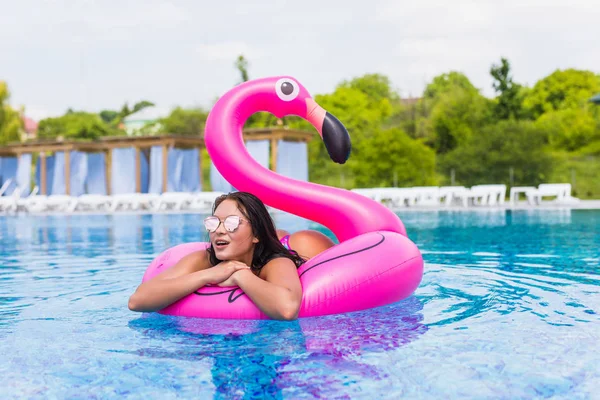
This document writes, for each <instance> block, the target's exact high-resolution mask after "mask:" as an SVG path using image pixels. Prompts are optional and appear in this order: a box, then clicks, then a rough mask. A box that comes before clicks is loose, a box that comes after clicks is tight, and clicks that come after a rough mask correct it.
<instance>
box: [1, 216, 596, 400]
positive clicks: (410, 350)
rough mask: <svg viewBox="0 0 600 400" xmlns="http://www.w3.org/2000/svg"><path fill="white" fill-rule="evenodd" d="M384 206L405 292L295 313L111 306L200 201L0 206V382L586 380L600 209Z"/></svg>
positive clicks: (242, 387)
mask: <svg viewBox="0 0 600 400" xmlns="http://www.w3.org/2000/svg"><path fill="white" fill-rule="evenodd" d="M399 215H400V216H401V218H402V220H403V221H404V223H405V225H406V227H407V230H408V232H409V236H410V237H411V238H412V239H413V240H414V241H415V242H416V243H417V245H418V246H419V248H420V249H421V250H422V252H423V256H424V259H425V262H426V264H425V274H424V277H423V281H422V283H421V285H420V287H419V288H418V289H417V291H416V292H415V295H414V296H411V297H409V298H408V299H406V300H403V301H401V302H398V303H395V304H392V305H389V306H386V307H381V308H377V309H373V310H367V311H361V312H356V313H350V314H345V315H336V316H327V317H318V318H309V319H301V320H299V321H294V322H278V321H258V322H257V321H222V320H202V319H193V318H189V319H187V318H177V317H168V316H162V315H159V314H140V313H134V312H131V311H129V310H128V309H127V299H128V296H129V295H130V294H131V293H132V292H133V291H134V289H135V288H136V286H137V285H138V284H139V282H140V279H141V277H142V275H143V273H144V271H145V269H146V266H147V265H148V263H149V262H150V261H151V260H152V259H153V258H154V257H155V256H156V255H158V254H159V253H160V252H161V251H163V250H165V249H166V248H168V247H170V246H174V245H176V244H179V243H182V242H190V241H202V240H204V239H205V238H206V234H205V232H203V229H202V225H201V220H202V216H201V215H177V214H171V215H168V214H161V215H114V216H109V215H79V216H75V215H73V216H38V217H33V216H18V217H11V216H9V217H0V398H3V399H6V398H9V399H12V398H28V399H29V398H34V399H35V398H39V399H47V398H59V399H66V398H132V399H137V398H139V399H148V398H160V399H171V398H192V397H194V398H198V399H204V398H217V399H220V398H223V399H225V398H227V399H243V398H261V399H262V398H274V399H284V398H290V399H298V398H325V399H329V398H365V399H371V398H374V397H375V398H385V399H397V398H400V397H405V398H424V399H441V398H457V397H460V398H475V399H482V398H505V399H531V398H550V397H551V398H559V399H587V398H598V396H600V393H599V392H600V351H599V350H600V268H599V264H600V250H599V249H600V229H599V226H600V211H593V210H592V211H589V210H588V211H585V210H568V209H559V210H532V211H527V210H523V211H504V210H477V211H461V212H450V211H422V212H421V211H411V212H404V213H400V214H399ZM274 218H275V220H276V223H277V226H278V227H281V228H284V229H288V230H297V229H305V228H312V229H320V230H322V231H323V232H325V233H326V234H328V235H331V232H329V231H328V230H327V229H325V228H323V227H320V226H318V225H315V224H313V223H311V222H309V221H306V220H303V219H300V218H297V217H293V216H289V215H284V214H275V215H274Z"/></svg>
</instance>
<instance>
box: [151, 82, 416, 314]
mask: <svg viewBox="0 0 600 400" xmlns="http://www.w3.org/2000/svg"><path fill="white" fill-rule="evenodd" d="M259 111H267V112H270V113H272V114H274V115H275V116H277V117H279V118H281V117H284V116H286V115H297V116H300V117H302V118H304V119H306V120H308V121H309V122H310V123H312V125H313V126H314V127H315V128H316V129H317V131H318V132H319V134H320V135H321V138H322V139H323V141H324V142H325V146H326V148H327V150H328V152H329V154H330V156H331V158H332V159H333V160H334V161H336V162H338V163H344V162H345V161H346V160H347V158H348V156H349V153H350V140H349V137H348V133H347V132H346V129H345V128H344V126H343V125H342V124H341V122H340V121H338V120H337V119H336V118H335V117H333V116H332V115H331V114H329V113H327V112H326V111H325V110H323V108H321V107H320V106H319V105H318V104H317V103H315V101H314V100H313V99H312V98H311V97H310V95H309V94H308V92H307V91H306V89H305V88H304V87H302V86H301V85H300V84H299V83H298V82H297V81H296V80H295V79H293V78H291V77H274V78H264V79H258V80H254V81H249V82H245V83H243V84H241V85H239V86H236V87H235V88H234V89H232V90H230V91H229V92H227V93H226V94H225V95H224V96H223V97H221V98H220V99H219V101H218V102H217V103H216V104H215V106H214V107H213V109H212V111H211V112H210V114H209V116H208V120H207V122H206V129H205V136H204V139H205V142H206V147H207V150H208V152H209V154H210V157H211V159H212V161H213V163H214V164H215V166H216V167H217V169H218V170H219V172H220V173H221V174H222V175H223V177H225V179H227V181H228V182H229V183H231V184H232V185H233V186H234V187H235V188H236V189H237V190H240V191H246V192H251V193H253V194H255V195H256V196H258V197H259V198H260V199H261V200H262V201H263V202H264V203H265V204H267V205H269V206H272V207H275V208H277V209H280V210H283V211H287V212H289V213H292V214H295V215H298V216H300V217H302V218H306V219H310V220H312V221H315V222H317V223H320V224H322V225H324V226H326V227H328V228H329V229H331V231H332V232H333V233H334V235H335V236H336V237H337V238H338V240H339V242H340V243H339V244H337V245H335V246H334V247H332V248H330V249H328V250H326V251H324V252H323V253H321V254H319V255H318V256H316V257H314V258H312V259H310V260H309V261H307V262H306V263H304V264H303V265H302V266H301V267H300V268H299V269H298V274H299V275H300V282H301V283H302V289H303V296H302V305H301V307H300V312H299V317H300V318H302V317H311V316H318V315H328V314H338V313H346V312H351V311H358V310H363V309H367V308H372V307H379V306H382V305H386V304H390V303H393V302H396V301H399V300H402V299H404V298H406V297H408V296H410V295H411V294H412V293H413V292H414V291H415V290H416V288H417V287H418V286H419V284H420V282H421V279H422V277H423V258H422V256H421V253H420V251H419V249H418V248H417V246H416V245H415V244H414V243H413V242H412V241H411V240H410V239H408V237H407V236H406V230H405V228H404V225H403V224H402V222H401V221H400V219H399V218H398V216H397V215H396V214H394V213H393V212H392V211H390V210H389V209H388V208H387V207H385V206H383V205H381V204H379V203H378V202H375V201H373V200H370V199H368V198H366V197H364V196H362V195H359V194H356V193H353V192H351V191H348V190H344V189H338V188H333V187H329V186H323V185H318V184H314V183H310V182H302V181H297V180H294V179H290V178H287V177H284V176H281V175H279V174H277V173H275V172H272V171H270V170H268V169H266V168H264V167H262V166H261V165H260V164H259V163H258V162H256V161H255V160H254V159H253V158H252V157H251V156H250V154H249V153H248V151H247V150H246V147H245V145H244V140H243V135H242V128H243V126H244V123H245V121H246V120H247V119H248V117H250V116H251V115H252V114H254V113H256V112H259ZM207 246H208V243H204V242H198V243H187V244H182V245H179V246H175V247H173V248H171V249H168V250H166V251H165V252H163V253H162V254H160V255H159V256H158V257H157V258H156V259H155V260H154V261H152V263H151V264H150V266H149V267H148V269H147V270H146V273H145V274H144V277H143V279H142V280H143V281H146V280H148V279H150V278H152V277H153V276H155V275H156V274H158V273H160V272H162V271H164V270H165V269H167V268H170V267H172V266H173V265H175V264H176V263H177V262H178V261H179V260H180V259H181V258H182V257H184V256H185V255H187V254H189V253H191V252H194V251H198V250H201V249H205V248H206V247H207ZM160 313H163V314H169V315H180V316H187V317H201V318H224V319H268V316H266V315H265V314H264V313H263V312H262V311H260V310H259V309H258V307H256V305H254V303H253V302H252V301H251V300H250V299H249V298H248V297H247V296H246V295H245V294H244V292H243V291H242V290H241V289H240V288H238V287H231V288H222V287H203V288H201V289H199V290H198V291H196V292H194V293H192V294H190V295H189V296H186V297H184V298H182V299H181V300H179V301H177V302H175V303H173V304H171V305H170V306H168V307H166V308H164V309H163V310H160Z"/></svg>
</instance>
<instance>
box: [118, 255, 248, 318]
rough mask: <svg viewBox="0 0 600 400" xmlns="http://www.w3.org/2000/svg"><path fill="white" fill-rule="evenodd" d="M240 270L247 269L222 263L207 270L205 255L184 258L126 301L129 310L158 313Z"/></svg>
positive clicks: (139, 287) (238, 265)
mask: <svg viewBox="0 0 600 400" xmlns="http://www.w3.org/2000/svg"><path fill="white" fill-rule="evenodd" d="M240 269H248V266H246V265H245V264H242V263H234V262H226V263H220V264H219V265H217V266H215V267H212V268H210V262H209V261H208V257H207V254H206V251H204V250H202V251H198V252H194V253H192V254H188V255H187V256H185V257H183V258H182V259H181V260H180V261H179V262H178V263H177V264H175V265H174V266H173V267H172V268H169V269H168V270H166V271H164V272H161V273H160V274H158V275H156V276H155V277H153V278H152V279H150V280H148V281H146V282H144V283H142V284H141V285H140V286H138V288H137V289H136V291H135V293H133V295H131V297H130V298H129V304H128V306H129V309H130V310H132V311H141V312H152V311H157V310H161V309H163V308H165V307H166V306H168V305H170V304H173V303H174V302H176V301H177V300H179V299H181V298H183V297H185V296H187V295H189V294H190V293H193V292H194V291H196V290H198V289H200V288H201V287H203V286H206V285H207V284H214V283H219V282H222V281H224V280H225V279H227V278H228V277H230V276H231V275H232V274H233V273H234V272H236V271H239V270H240Z"/></svg>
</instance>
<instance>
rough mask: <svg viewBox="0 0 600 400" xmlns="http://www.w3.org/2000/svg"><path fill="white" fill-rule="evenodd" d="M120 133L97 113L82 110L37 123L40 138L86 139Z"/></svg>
mask: <svg viewBox="0 0 600 400" xmlns="http://www.w3.org/2000/svg"><path fill="white" fill-rule="evenodd" d="M119 134H122V132H121V131H118V130H116V129H114V128H112V127H110V126H109V125H107V124H106V123H105V122H104V121H103V120H102V119H101V118H100V116H99V115H98V114H94V113H88V112H83V111H77V112H68V113H67V114H65V115H63V116H61V117H55V118H46V119H43V120H41V121H40V123H39V125H38V137H39V138H40V139H56V138H63V139H87V140H94V139H98V138H100V137H103V136H113V135H119Z"/></svg>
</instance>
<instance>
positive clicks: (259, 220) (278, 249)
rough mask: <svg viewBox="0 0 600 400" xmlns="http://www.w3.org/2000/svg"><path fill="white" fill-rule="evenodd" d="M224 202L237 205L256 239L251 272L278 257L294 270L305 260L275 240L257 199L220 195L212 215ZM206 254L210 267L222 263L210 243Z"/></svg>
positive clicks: (268, 217) (272, 226)
mask: <svg viewBox="0 0 600 400" xmlns="http://www.w3.org/2000/svg"><path fill="white" fill-rule="evenodd" d="M225 200H234V201H235V202H236V203H237V205H238V210H240V212H241V213H242V214H243V215H244V217H246V219H247V220H248V221H250V226H251V227H252V234H253V235H254V236H255V237H257V238H258V243H256V247H255V248H254V254H253V256H252V265H250V268H251V269H252V270H253V271H260V270H261V269H262V267H264V266H265V264H267V263H268V262H269V261H270V260H273V259H275V258H279V257H284V258H289V259H290V260H292V261H293V262H294V264H295V265H296V268H298V267H300V266H301V265H302V264H303V263H304V261H305V260H304V259H302V257H300V256H299V255H298V253H296V252H295V251H293V250H288V249H286V248H285V247H284V246H283V244H281V242H280V241H279V239H278V238H277V231H276V230H275V223H274V222H273V218H271V215H270V214H269V211H268V210H267V207H265V204H264V203H263V202H262V201H261V200H260V199H259V198H258V197H256V196H255V195H253V194H252V193H248V192H232V193H228V194H224V195H221V196H219V197H217V199H216V200H215V204H213V209H212V213H213V214H214V213H215V211H216V210H217V207H219V204H221V203H222V202H223V201H225ZM207 252H208V255H209V259H210V263H211V264H212V265H217V264H218V263H220V262H221V261H222V260H219V259H218V258H217V256H216V255H215V251H214V249H213V247H212V243H211V244H210V247H208V249H207Z"/></svg>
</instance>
